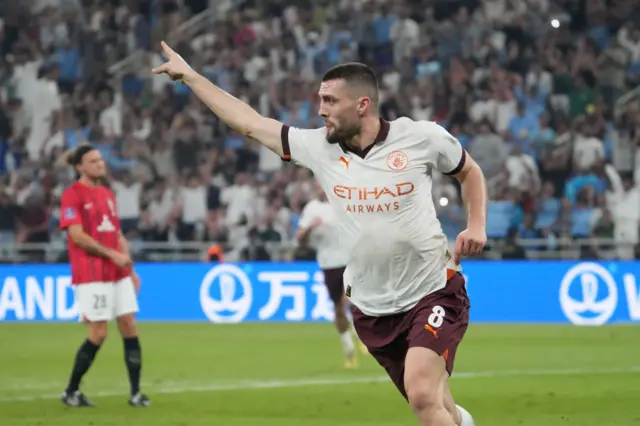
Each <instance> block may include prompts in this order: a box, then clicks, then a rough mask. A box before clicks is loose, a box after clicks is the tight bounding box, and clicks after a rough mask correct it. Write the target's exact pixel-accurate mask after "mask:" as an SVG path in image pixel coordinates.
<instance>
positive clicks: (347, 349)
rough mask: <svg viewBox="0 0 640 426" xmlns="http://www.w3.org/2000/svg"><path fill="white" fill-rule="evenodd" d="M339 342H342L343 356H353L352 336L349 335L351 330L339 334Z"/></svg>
mask: <svg viewBox="0 0 640 426" xmlns="http://www.w3.org/2000/svg"><path fill="white" fill-rule="evenodd" d="M340 341H341V342H342V350H344V354H345V355H346V356H351V355H353V352H354V351H355V349H356V347H355V345H354V344H353V336H352V335H351V330H347V331H345V332H344V333H342V334H340Z"/></svg>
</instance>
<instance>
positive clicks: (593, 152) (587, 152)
mask: <svg viewBox="0 0 640 426" xmlns="http://www.w3.org/2000/svg"><path fill="white" fill-rule="evenodd" d="M574 143H575V145H574V146H573V158H574V162H575V165H576V166H577V168H578V170H584V169H589V168H591V167H593V166H594V165H595V164H596V163H597V162H598V161H599V160H602V159H603V158H604V144H603V143H602V141H601V140H600V139H598V138H595V137H588V136H582V135H577V136H576V138H575V142H574Z"/></svg>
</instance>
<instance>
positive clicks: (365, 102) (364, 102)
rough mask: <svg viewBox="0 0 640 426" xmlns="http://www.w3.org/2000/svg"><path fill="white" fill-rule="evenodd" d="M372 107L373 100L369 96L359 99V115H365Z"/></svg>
mask: <svg viewBox="0 0 640 426" xmlns="http://www.w3.org/2000/svg"><path fill="white" fill-rule="evenodd" d="M370 106H371V99H369V97H368V96H363V97H361V98H358V113H359V114H360V115H364V113H365V112H366V111H367V110H368V109H369V107H370Z"/></svg>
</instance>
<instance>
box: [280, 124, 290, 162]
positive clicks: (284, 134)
mask: <svg viewBox="0 0 640 426" xmlns="http://www.w3.org/2000/svg"><path fill="white" fill-rule="evenodd" d="M280 140H282V161H291V147H290V146H289V126H287V125H286V124H283V125H282V130H281V131H280Z"/></svg>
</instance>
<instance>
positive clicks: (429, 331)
mask: <svg viewBox="0 0 640 426" xmlns="http://www.w3.org/2000/svg"><path fill="white" fill-rule="evenodd" d="M469 307H470V304H469V298H468V296H467V292H466V289H465V286H464V278H463V277H462V275H460V274H456V275H455V276H454V277H453V278H452V279H451V280H449V282H448V283H447V287H445V288H444V289H442V290H440V291H438V292H436V293H433V294H430V295H428V296H426V297H425V298H424V299H422V300H421V301H420V302H419V303H418V304H417V305H416V306H415V307H414V308H413V309H412V311H413V318H412V324H411V329H410V331H409V335H408V338H407V339H408V345H409V347H410V348H413V347H418V348H426V349H430V350H431V351H432V352H434V353H436V354H437V355H438V356H440V357H442V358H443V360H444V362H445V367H446V370H447V371H448V372H449V374H451V373H452V372H453V368H454V361H455V356H456V353H457V350H458V346H459V345H460V342H461V341H462V338H463V337H464V335H465V333H466V331H467V327H468V326H469Z"/></svg>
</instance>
